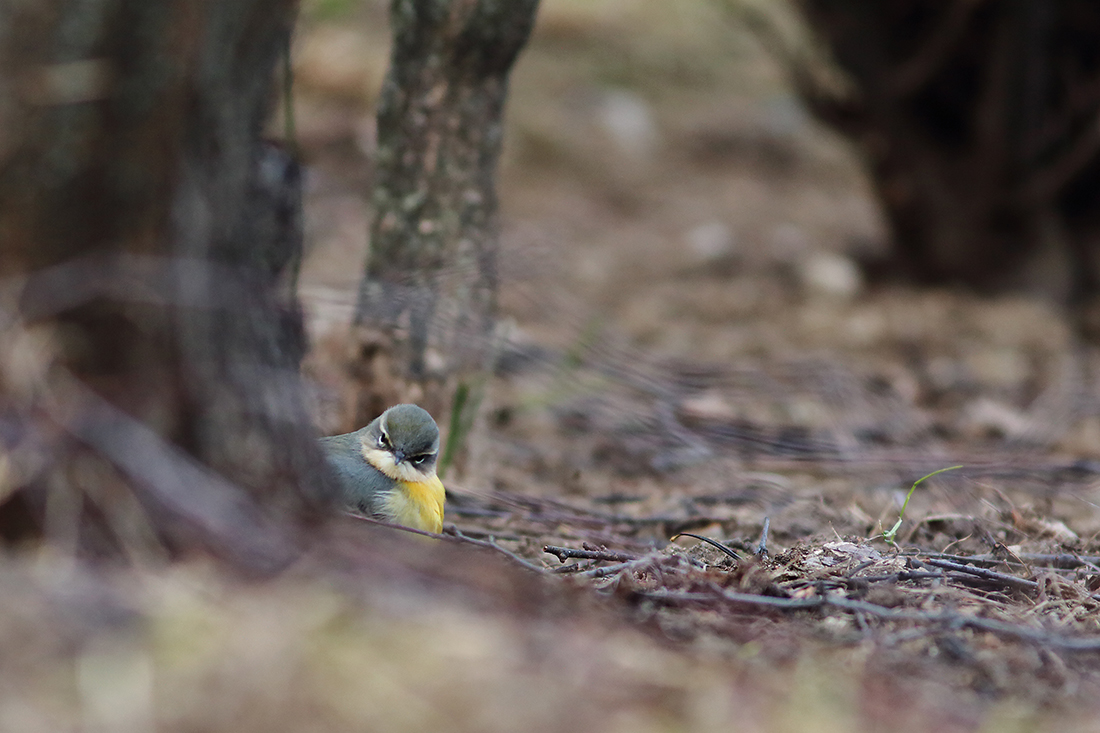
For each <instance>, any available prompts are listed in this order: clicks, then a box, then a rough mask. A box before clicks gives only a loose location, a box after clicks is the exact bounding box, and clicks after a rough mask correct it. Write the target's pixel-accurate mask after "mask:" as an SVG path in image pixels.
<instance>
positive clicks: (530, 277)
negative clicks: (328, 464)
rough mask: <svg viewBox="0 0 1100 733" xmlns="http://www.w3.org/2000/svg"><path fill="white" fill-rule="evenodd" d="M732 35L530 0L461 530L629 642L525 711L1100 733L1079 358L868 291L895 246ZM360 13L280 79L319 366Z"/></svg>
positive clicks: (656, 11)
mask: <svg viewBox="0 0 1100 733" xmlns="http://www.w3.org/2000/svg"><path fill="white" fill-rule="evenodd" d="M739 6H740V7H744V6H745V4H744V3H732V2H731V3H725V4H723V3H720V2H702V1H700V2H690V3H679V4H677V5H676V6H675V10H674V11H673V10H672V9H670V7H669V6H668V5H667V4H662V3H660V2H644V1H642V0H636V1H633V2H632V1H629V0H621V1H618V2H610V1H608V2H600V3H586V2H569V1H567V0H560V1H559V2H553V1H548V2H545V3H544V5H543V7H542V9H541V17H540V21H539V26H538V29H537V32H536V34H535V37H534V39H533V41H532V43H531V45H530V47H529V49H528V50H527V52H526V53H525V55H524V56H523V58H522V59H521V61H520V63H519V64H518V67H517V70H516V72H515V75H514V77H513V81H512V91H511V98H510V101H509V109H508V126H507V133H506V146H505V147H506V150H505V156H504V161H503V164H502V170H501V178H500V197H501V211H502V226H503V241H502V263H501V273H502V280H501V282H502V286H501V287H502V292H501V296H502V297H501V306H502V313H503V317H504V328H505V336H506V340H505V342H504V346H503V347H502V355H501V359H500V362H501V366H500V368H499V369H498V374H497V375H496V377H495V378H494V379H493V381H492V383H491V384H490V385H489V389H488V391H487V395H486V398H485V405H484V407H483V410H482V415H483V420H482V421H481V422H480V423H479V425H478V427H477V429H476V430H475V432H474V434H473V435H472V436H471V444H470V446H469V450H470V455H471V459H470V461H469V462H468V465H467V467H466V470H465V471H463V472H462V474H461V475H458V476H456V477H452V478H451V479H450V480H449V481H448V485H449V489H450V491H451V495H450V496H451V504H450V505H449V507H448V522H449V523H452V522H453V524H454V526H455V528H456V529H457V531H458V532H459V533H460V534H461V535H462V537H464V538H466V539H467V540H471V541H480V542H481V543H483V544H485V543H487V544H489V545H492V549H494V550H496V551H497V554H499V555H500V556H501V558H503V560H504V562H510V563H512V564H514V565H517V566H518V565H521V564H522V565H526V566H527V568H528V569H529V570H530V569H531V568H533V571H532V572H537V573H539V574H542V575H548V576H551V577H552V578H560V580H552V581H548V582H558V583H560V584H561V586H562V591H561V592H562V593H570V594H571V593H575V592H577V589H578V588H581V589H582V590H583V592H588V593H591V594H593V595H594V596H595V597H597V598H605V597H606V598H607V600H606V603H607V604H609V606H610V607H612V608H614V609H615V613H616V614H619V615H618V616H616V618H617V619H619V621H618V622H614V623H612V627H613V628H615V629H616V633H617V632H620V631H622V630H621V629H619V628H618V627H617V626H616V625H615V624H616V623H620V624H625V625H626V626H627V627H629V628H631V629H632V630H644V633H645V635H647V639H648V640H647V641H646V642H644V643H643V642H636V643H637V644H640V645H641V646H642V649H644V650H646V651H637V653H638V654H640V655H642V657H643V658H644V659H643V660H642V661H637V662H629V663H627V664H626V667H625V668H617V671H616V672H614V673H611V676H610V678H609V679H607V680H605V681H602V682H598V681H593V682H592V683H591V684H592V685H594V686H597V687H599V686H603V685H606V689H603V690H591V689H588V688H586V687H585V686H584V685H581V686H579V687H575V686H574V685H573V684H570V683H568V678H571V677H574V676H576V675H577V674H580V678H581V679H593V677H592V675H593V672H592V669H590V668H589V667H588V666H587V665H597V666H599V665H600V664H604V663H610V664H612V666H613V667H614V666H615V665H616V664H618V661H617V659H616V656H615V655H616V654H617V652H616V651H615V649H614V648H613V647H614V642H611V641H609V642H606V643H607V644H610V645H611V647H610V648H609V647H607V646H605V641H604V639H603V638H602V637H601V636H600V635H599V634H596V635H594V636H593V637H592V638H590V639H589V640H588V642H587V643H582V645H581V648H578V649H576V650H575V651H576V653H578V654H582V655H585V656H586V657H588V658H589V661H578V660H574V659H569V660H567V661H563V660H562V659H559V658H558V657H557V656H555V653H549V657H548V658H547V659H546V660H543V661H538V660H539V659H540V658H539V656H538V655H539V653H538V652H535V653H529V654H534V656H533V657H530V656H529V657H527V658H526V662H525V663H526V664H530V665H533V667H534V668H536V669H537V670H538V672H537V673H536V677H537V678H538V679H542V680H543V681H544V682H545V684H546V689H545V690H544V691H543V690H541V688H540V691H539V692H537V693H530V692H528V696H530V695H531V694H536V695H538V696H540V697H542V698H544V703H545V701H550V702H549V703H548V704H549V705H550V709H551V710H555V709H556V708H557V706H558V705H561V706H566V707H569V706H572V705H574V704H576V705H577V706H578V707H577V711H580V710H586V709H587V706H588V705H589V704H590V703H591V699H590V700H588V701H587V702H579V701H578V698H588V697H591V698H592V699H596V700H602V699H603V696H605V695H607V696H610V697H611V698H612V699H614V700H615V702H614V703H613V704H608V705H609V707H608V709H606V710H605V711H604V713H603V714H602V715H601V714H599V713H596V712H591V711H589V712H588V713H587V714H588V715H594V716H595V717H594V718H582V720H586V721H588V723H591V722H592V721H599V724H600V725H610V727H615V728H617V727H620V726H621V727H623V728H625V727H626V726H627V725H629V726H630V727H631V728H632V729H642V730H664V729H676V730H680V729H700V730H702V729H708V728H710V727H719V726H720V725H721V724H722V721H723V720H737V721H740V723H741V727H743V728H745V729H759V730H800V729H808V728H810V727H812V728H813V729H815V730H818V729H829V728H837V729H844V730H855V729H867V730H877V729H885V728H889V729H891V730H984V729H1003V728H1009V729H1031V728H1048V729H1049V727H1050V726H1051V725H1055V723H1056V726H1057V727H1059V728H1060V729H1063V730H1068V729H1076V728H1080V729H1092V727H1094V726H1095V727H1097V728H1098V729H1100V723H1093V722H1092V715H1093V714H1094V713H1096V712H1097V709H1096V707H1097V705H1096V702H1095V700H1096V699H1097V697H1096V693H1097V692H1100V595H1094V594H1095V593H1096V591H1097V590H1098V588H1100V567H1098V564H1100V557H1096V556H1097V555H1100V541H1098V540H1097V533H1098V531H1100V507H1098V505H1097V501H1098V500H1100V492H1098V491H1097V489H1098V488H1100V473H1098V468H1100V463H1098V462H1097V460H1098V459H1100V415H1098V410H1097V402H1096V398H1095V395H1096V394H1097V389H1096V387H1097V384H1096V382H1097V373H1098V372H1097V366H1098V362H1097V358H1096V354H1095V353H1094V352H1093V351H1092V350H1090V349H1088V348H1085V347H1083V346H1080V345H1078V344H1076V343H1075V341H1074V338H1073V335H1072V334H1071V332H1070V330H1069V328H1068V327H1067V325H1066V323H1065V322H1064V319H1063V317H1062V314H1061V313H1060V312H1059V310H1058V308H1057V307H1056V306H1054V305H1053V304H1051V303H1048V302H1044V301H1043V300H1041V299H1035V298H1029V297H1027V296H1025V295H1019V296H1009V297H998V298H989V297H980V296H977V295H974V294H971V293H967V292H961V291H955V290H950V289H936V290H929V289H921V288H917V287H914V286H911V285H907V284H905V283H890V282H868V281H867V280H866V278H865V277H864V275H863V273H862V271H861V269H860V266H859V264H860V262H862V261H865V260H867V259H869V258H874V257H875V256H876V255H878V254H881V253H882V252H883V251H884V250H885V248H886V247H887V246H888V245H887V241H886V236H887V234H886V231H885V228H884V226H883V223H882V222H881V221H880V219H879V215H878V212H877V209H876V204H875V200H874V195H873V192H872V191H871V190H870V188H869V186H868V182H867V180H866V178H865V176H864V174H863V172H862V170H861V168H860V163H859V160H858V158H857V156H856V154H855V151H854V150H853V149H852V148H851V147H850V146H849V145H848V144H847V143H846V142H845V141H844V140H842V139H840V138H839V137H837V136H836V135H834V134H833V133H831V132H830V131H828V130H827V129H824V128H822V127H821V126H820V125H818V124H816V123H815V122H814V121H813V120H812V119H810V118H809V117H808V116H807V115H806V114H805V112H803V110H802V108H801V107H800V105H799V103H798V101H797V99H796V98H795V97H794V96H793V95H792V93H791V91H790V89H789V87H788V85H787V83H786V81H785V77H784V73H783V69H782V68H781V67H780V66H778V65H777V64H776V63H775V62H774V60H773V58H772V57H771V56H769V54H768V53H767V51H766V50H765V49H764V48H762V46H761V45H760V44H759V42H758V39H757V37H756V36H754V35H753V34H752V33H750V32H749V31H747V30H746V27H745V24H744V22H743V21H744V15H743V14H739V13H738V12H736V11H735V10H731V8H737V7H739ZM357 13H360V14H359V15H356V17H357V18H360V19H362V20H363V21H364V25H363V26H362V27H359V26H356V25H354V24H347V23H345V24H343V25H340V26H339V27H338V26H336V25H332V24H326V23H324V22H323V21H318V23H317V25H316V26H315V27H313V29H312V30H311V31H310V32H309V33H308V34H307V35H306V36H305V37H304V41H303V44H302V46H303V51H304V53H303V54H302V55H300V56H299V81H300V84H301V88H302V89H303V90H304V91H303V92H302V94H303V101H302V104H301V109H302V121H301V127H300V134H301V136H302V142H303V146H304V147H305V149H306V151H307V154H308V155H309V157H310V163H311V175H312V178H311V189H310V199H309V204H308V205H307V206H308V207H309V210H308V212H307V216H308V217H309V221H310V222H311V225H310V229H309V233H308V238H309V240H310V242H311V246H312V247H313V249H312V252H311V254H310V257H309V259H308V261H307V263H306V268H305V270H304V273H303V281H302V294H303V298H304V301H305V303H306V306H307V311H308V313H309V314H310V316H311V324H312V328H313V333H314V336H315V339H316V341H317V342H318V343H321V344H325V343H328V344H331V343H332V339H333V338H335V339H337V340H338V339H339V338H340V335H341V333H342V329H343V328H345V327H346V323H347V322H348V320H349V318H350V312H351V307H352V303H353V297H354V289H355V286H356V285H357V283H358V278H359V276H360V275H361V270H362V261H363V251H364V248H365V245H366V242H365V236H366V234H365V233H366V230H367V226H368V220H369V219H368V218H369V211H368V209H367V207H366V206H365V204H364V196H363V194H364V191H365V190H366V185H367V182H368V181H369V156H370V150H371V144H372V143H371V136H372V127H371V124H372V123H371V119H370V116H369V114H367V113H368V112H369V109H370V105H371V102H372V98H371V97H370V94H369V93H368V94H367V95H366V96H363V95H362V94H361V90H362V89H363V88H364V87H365V88H367V89H377V85H378V83H379V81H380V77H381V74H382V73H383V72H384V67H385V53H384V36H383V35H381V33H382V31H383V30H384V15H383V14H382V10H381V9H380V8H378V7H371V8H366V9H360V10H359V11H357ZM776 22H778V23H780V24H782V23H784V22H785V21H784V19H783V18H781V17H778V16H777V21H776ZM781 27H784V26H782V25H781ZM788 30H789V29H788ZM790 37H796V36H790ZM355 39H360V40H361V39H369V41H370V42H371V43H373V44H375V45H371V43H366V44H364V43H361V42H359V41H356V40H355ZM341 47H355V48H369V49H373V50H370V51H363V52H362V53H361V56H360V57H359V60H358V61H357V62H356V63H358V64H359V66H358V67H355V66H354V64H352V63H351V62H348V61H347V59H346V57H344V61H343V62H338V61H337V60H336V57H335V56H334V55H333V53H332V49H334V48H341ZM356 69H358V71H357V72H356ZM356 90H359V93H357V91H356ZM360 105H362V106H360ZM334 353H339V352H338V350H337V351H333V350H329V351H325V350H324V349H320V350H319V351H318V352H317V353H316V354H315V355H314V357H313V359H312V361H311V369H312V370H313V374H314V376H315V377H316V378H317V379H318V380H319V382H320V384H321V389H322V392H321V394H322V396H323V397H324V396H325V395H327V396H328V397H329V403H328V405H329V406H328V408H326V407H325V405H326V403H325V402H324V400H323V399H322V401H321V406H320V407H319V420H320V421H321V422H322V424H323V425H324V424H325V421H326V420H328V421H329V424H328V425H326V427H327V428H328V429H330V430H333V431H335V430H345V429H350V428H352V427H354V426H349V425H340V424H338V419H337V418H336V415H337V414H338V412H337V411H335V410H333V409H331V404H332V403H333V402H335V401H338V399H339V395H340V394H341V385H340V384H339V380H340V372H339V369H338V368H337V367H338V364H332V363H328V362H326V359H331V357H332V355H333V354H334ZM955 466H961V468H955V469H953V470H952V471H949V472H945V473H942V474H939V475H937V476H935V477H933V478H930V479H929V480H927V481H926V482H922V483H921V484H920V486H919V487H918V488H917V490H916V491H915V492H913V496H912V499H911V501H910V502H909V504H908V506H907V507H906V508H905V513H904V521H903V522H902V524H901V526H900V530H899V531H898V534H897V537H896V540H897V544H896V545H893V544H890V543H887V542H886V541H885V540H884V539H883V533H884V532H885V531H887V530H889V529H890V528H891V526H892V525H893V524H894V523H895V522H896V521H897V520H898V519H899V517H900V516H901V511H902V507H903V505H904V502H905V498H906V493H907V490H908V489H909V488H910V487H911V486H912V484H913V483H914V482H915V481H917V480H918V479H920V478H921V477H922V476H925V475H926V474H930V473H932V472H934V471H937V470H939V469H946V468H950V467H955ZM765 527H768V530H767V545H766V547H767V554H766V555H765V554H762V553H759V552H758V551H757V550H758V549H759V543H760V540H761V538H762V537H763V536H764V532H765ZM679 532H690V533H691V534H693V535H697V536H702V537H706V538H708V539H713V540H717V541H719V542H720V543H721V544H723V545H724V546H725V548H726V549H731V550H733V551H734V553H735V554H737V555H738V556H739V557H738V558H737V559H734V558H732V557H730V556H729V555H728V553H726V552H725V551H724V550H722V549H719V548H717V547H714V546H712V545H710V544H708V543H707V542H705V541H703V540H700V539H697V538H695V537H689V536H681V537H680V538H679V539H678V540H676V541H675V542H673V543H671V544H670V543H669V542H668V540H669V538H671V537H673V536H674V535H676V534H677V533H679ZM547 548H564V549H551V550H550V551H549V552H548V551H547ZM577 550H580V551H581V552H576V551H577ZM559 558H560V559H559ZM566 589H568V590H566ZM575 613H579V612H575ZM624 619H625V621H624ZM578 623H580V622H578ZM520 633H521V635H526V634H528V633H531V634H534V635H535V636H538V635H539V634H540V633H546V632H545V630H542V631H532V630H530V629H528V630H526V631H523V632H520ZM554 633H564V632H561V631H558V632H554ZM609 638H611V639H614V638H615V636H614V634H612V635H611V636H610V637H609ZM563 643H565V644H566V645H567V646H568V644H570V643H574V642H568V641H563ZM588 644H591V646H588ZM657 649H659V650H660V651H659V652H657V651H656V650H657ZM651 652H652V653H654V654H657V655H658V656H656V657H654V658H652V659H649V658H648V657H645V655H646V654H648V653H651ZM609 660H616V661H610V662H609ZM498 663H499V660H497V659H495V658H494V657H492V656H491V655H490V656H488V657H486V658H485V660H484V661H483V664H484V665H489V666H493V665H496V664H498ZM577 664H580V665H581V667H582V671H581V672H579V673H578V672H577V670H576V669H574V668H573V665H577ZM620 666H621V665H620ZM505 668H507V665H505ZM701 669H705V670H707V671H706V672H703V673H700V672H698V670H701ZM673 670H675V671H673ZM685 670H695V671H685ZM557 676H563V677H565V678H567V683H565V684H564V687H563V685H562V683H561V681H560V680H558V681H557V682H555V683H554V684H550V683H549V682H548V681H547V680H549V679H551V678H554V677H557ZM489 684H490V685H500V686H503V688H505V689H509V685H510V682H509V681H508V679H507V673H505V674H503V675H502V676H500V677H499V678H497V677H494V678H493V681H492V682H490V683H489ZM638 685H641V686H642V687H645V686H646V685H652V686H653V687H654V690H655V692H653V695H656V697H655V698H654V700H653V701H650V702H648V703H645V704H644V705H643V704H641V703H638V704H639V705H640V707H632V705H631V704H628V703H627V702H626V701H629V700H635V701H636V699H635V698H636V696H637V695H638V692H637V686H638ZM623 686H625V688H626V689H627V690H629V691H630V692H625V691H624V690H623ZM499 694H500V692H499V690H489V691H482V692H480V693H474V697H475V698H477V697H479V696H480V697H481V698H482V699H483V700H484V701H485V703H486V705H489V706H490V707H491V706H492V705H493V704H495V703H494V701H496V703H499V700H498V695H499ZM624 696H625V697H624ZM632 696H633V697H632ZM641 697H643V698H644V697H645V695H642V696H641ZM666 698H667V699H666ZM598 708H599V706H598V705H597V706H596V709H598ZM574 712H576V711H574ZM577 714H578V715H580V714H581V713H580V712H577ZM620 719H622V721H625V722H622V721H621V720H620ZM534 720H535V721H536V723H533V724H532V725H534V728H535V729H539V730H541V729H546V730H557V729H562V730H566V729H569V726H564V725H563V724H562V722H561V721H560V720H556V719H555V717H554V715H553V714H551V715H550V716H549V718H546V719H543V718H541V717H538V716H536V717H535V719H534ZM608 721H611V723H608ZM574 722H576V721H574Z"/></svg>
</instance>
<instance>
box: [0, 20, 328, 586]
mask: <svg viewBox="0 0 1100 733" xmlns="http://www.w3.org/2000/svg"><path fill="white" fill-rule="evenodd" d="M295 12H296V3H295V2H294V1H293V0H225V1H223V2H198V3H196V2H192V1H190V0H170V1H167V2H158V3H152V2H147V0H91V1H86V0H85V1H81V2H77V1H76V0H38V1H37V2H35V3H7V4H5V5H4V6H0V240H2V241H3V248H2V251H0V273H2V274H3V276H4V277H6V278H7V282H8V284H9V286H11V285H12V284H13V283H17V282H21V283H22V286H21V287H16V288H14V289H12V288H11V287H9V290H8V291H7V292H6V293H5V294H6V295H9V296H12V297H9V298H8V299H7V302H4V303H0V306H2V307H3V308H4V310H3V312H2V315H3V323H2V324H0V341H2V342H3V349H2V352H3V354H4V356H3V357H2V358H0V380H2V381H0V391H2V394H0V399H2V402H0V406H2V419H3V424H4V426H5V434H4V435H3V440H4V454H3V461H0V463H3V464H4V467H5V468H6V472H5V474H4V485H3V487H0V504H2V507H0V515H2V516H0V527H2V528H3V529H5V530H6V531H7V532H8V534H9V536H10V535H11V534H12V533H17V532H20V531H25V530H27V529H28V528H30V529H31V530H36V531H41V530H45V531H46V532H47V533H48V534H51V535H54V536H55V539H56V538H57V537H62V538H65V539H66V541H70V542H71V543H72V544H73V545H74V546H80V547H86V548H91V549H95V550H100V551H105V552H117V551H119V550H124V551H129V552H140V551H141V550H142V548H144V549H149V548H150V547H161V548H163V547H167V548H168V549H169V550H170V551H176V550H180V549H186V548H195V547H199V548H203V549H204V550H205V551H210V552H214V553H216V554H218V555H221V556H224V557H227V558H230V559H232V560H234V561H236V562H239V563H241V564H243V565H245V566H247V567H250V568H254V569H258V570H266V569H271V568H273V567H276V566H278V565H280V564H281V563H284V562H286V561H287V560H288V559H289V558H290V557H291V556H292V555H293V552H294V546H295V543H296V541H297V536H296V529H297V528H299V527H302V526H304V525H305V524H306V523H308V522H310V521H312V520H313V519H314V518H316V517H317V516H318V510H319V509H320V508H321V507H322V506H323V504H324V502H325V501H326V499H327V497H328V496H329V495H330V492H331V491H332V489H333V487H332V486H330V485H329V483H328V478H327V474H326V473H325V471H324V470H323V469H322V468H321V465H322V464H321V462H320V458H319V456H318V454H317V449H316V447H315V446H314V445H313V441H312V440H310V439H308V438H309V436H310V433H311V430H310V428H309V420H308V417H307V415H306V411H305V409H304V407H303V401H302V399H301V392H300V388H299V385H298V380H297V365H298V361H299V360H300V358H301V356H302V351H303V349H304V340H303V338H302V336H301V334H302V330H301V322H300V317H299V315H298V311H297V306H296V304H295V303H294V302H293V300H292V299H290V298H288V297H287V295H286V294H285V293H282V292H280V286H279V281H278V275H279V272H280V271H281V270H282V269H283V268H284V267H285V265H286V264H287V262H288V261H289V260H290V258H292V257H293V256H294V249H295V248H296V247H300V241H299V239H298V238H297V237H296V236H295V231H294V230H295V227H296V222H297V209H298V207H299V206H300V181H299V179H298V174H297V167H296V164H295V163H294V162H293V161H292V160H290V159H289V158H288V157H287V156H285V154H283V153H281V152H280V151H279V150H278V149H276V148H274V147H272V146H270V145H268V144H265V143H263V142H262V141H261V138H260V132H261V128H262V125H263V123H264V121H265V119H266V117H267V115H268V112H269V109H270V106H271V101H272V100H271V97H272V81H273V69H274V66H275V63H276V61H277V59H278V58H279V55H280V54H281V53H283V52H284V49H285V48H286V44H287V41H288V37H289V34H290V32H291V28H292V25H293V19H294V14H295Z"/></svg>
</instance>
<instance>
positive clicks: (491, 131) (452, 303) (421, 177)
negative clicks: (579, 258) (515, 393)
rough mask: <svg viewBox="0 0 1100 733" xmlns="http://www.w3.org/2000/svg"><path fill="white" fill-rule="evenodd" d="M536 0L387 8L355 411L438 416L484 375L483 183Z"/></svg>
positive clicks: (488, 237) (493, 232)
mask: <svg viewBox="0 0 1100 733" xmlns="http://www.w3.org/2000/svg"><path fill="white" fill-rule="evenodd" d="M537 5H538V2H537V0H508V1H505V0H471V1H460V0H394V2H393V4H392V6H391V22H392V25H393V38H394V45H393V53H392V57H391V60H390V69H389V73H388V75H387V77H386V80H385V84H384V86H383V89H382V95H381V98H380V100H379V108H378V149H377V153H376V157H375V182H374V189H373V195H372V202H373V206H374V219H373V222H372V226H371V242H370V253H369V258H368V262H367V267H366V273H365V276H364V278H363V281H362V286H361V288H360V293H359V302H358V307H357V309H356V321H357V323H358V324H360V326H361V327H362V329H361V339H360V352H359V353H358V354H356V355H355V357H354V361H355V362H356V364H355V369H356V371H357V373H358V375H359V377H360V389H359V395H358V398H359V399H358V401H357V403H356V405H355V406H354V407H353V409H352V413H353V415H352V416H351V419H350V423H351V424H350V425H349V427H355V426H361V425H363V424H365V423H366V422H367V421H368V420H369V419H371V418H372V417H374V416H375V415H377V414H379V413H380V412H381V411H382V410H383V409H385V408H386V407H387V406H388V405H389V404H392V403H393V402H398V401H419V402H422V403H425V406H426V407H428V409H429V410H431V411H433V412H438V411H439V410H441V409H442V408H443V406H444V400H445V397H446V395H447V394H448V393H449V392H450V391H451V390H452V389H453V388H454V386H455V384H456V375H461V374H463V373H465V374H469V373H473V372H476V371H478V370H481V369H484V368H485V366H486V359H487V358H488V356H489V354H490V351H491V347H490V341H491V338H492V332H493V317H494V310H495V298H496V285H497V283H496V251H497V219H496V213H497V197H496V191H495V189H494V185H493V181H494V176H495V173H496V166H497V160H498V158H499V156H500V149H501V138H502V115H503V109H504V102H505V96H506V93H507V86H508V75H509V72H510V71H511V68H512V65H513V63H514V62H515V60H516V57H517V55H518V54H519V52H520V50H521V49H522V47H523V45H524V44H525V43H526V41H527V38H528V36H529V35H530V32H531V28H532V25H533V23H534V18H535V11H536V8H537Z"/></svg>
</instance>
